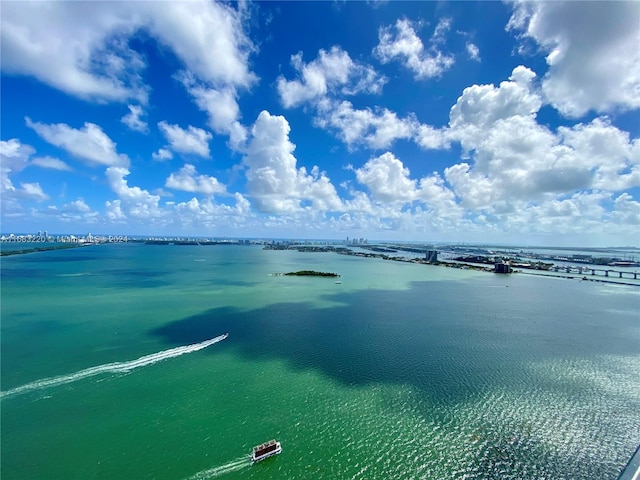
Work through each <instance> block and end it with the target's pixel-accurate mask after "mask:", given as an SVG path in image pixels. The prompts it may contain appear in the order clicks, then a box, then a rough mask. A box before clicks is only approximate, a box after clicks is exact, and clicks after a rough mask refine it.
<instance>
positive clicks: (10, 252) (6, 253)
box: [0, 243, 91, 257]
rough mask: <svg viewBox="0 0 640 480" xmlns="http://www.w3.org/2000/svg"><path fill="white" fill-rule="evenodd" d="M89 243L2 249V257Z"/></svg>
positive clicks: (64, 248)
mask: <svg viewBox="0 0 640 480" xmlns="http://www.w3.org/2000/svg"><path fill="white" fill-rule="evenodd" d="M88 245H91V244H83V243H71V244H65V245H50V246H47V247H31V248H21V249H19V250H8V251H6V250H0V257H8V256H10V255H24V254H27V253H37V252H48V251H50V250H67V249H69V248H79V247H86V246H88Z"/></svg>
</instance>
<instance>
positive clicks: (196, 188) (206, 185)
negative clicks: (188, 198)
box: [165, 164, 226, 195]
mask: <svg viewBox="0 0 640 480" xmlns="http://www.w3.org/2000/svg"><path fill="white" fill-rule="evenodd" d="M165 187H167V188H173V189H174V190H183V191H185V192H199V193H204V194H207V195H214V194H217V193H224V192H225V191H226V188H225V186H224V185H223V184H221V183H220V182H219V181H218V179H217V178H215V177H209V176H207V175H198V172H197V171H196V167H194V166H193V165H190V164H186V165H185V166H184V167H182V168H181V169H180V171H179V172H177V173H172V174H171V175H169V177H168V178H167V181H166V182H165Z"/></svg>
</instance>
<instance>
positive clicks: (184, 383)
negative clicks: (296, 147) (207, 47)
mask: <svg viewBox="0 0 640 480" xmlns="http://www.w3.org/2000/svg"><path fill="white" fill-rule="evenodd" d="M302 269H309V270H322V271H333V272H337V273H339V274H341V275H342V277H341V279H340V280H341V281H342V283H341V284H336V283H335V282H334V280H333V279H330V278H303V277H282V276H273V275H272V274H273V273H284V272H288V271H293V270H302ZM1 274H2V292H1V295H2V297H1V300H2V305H1V308H2V310H1V313H2V324H1V328H2V331H1V333H2V337H1V342H2V343H1V348H2V350H1V355H2V358H1V360H2V364H1V368H2V371H1V373H2V377H1V379H2V391H3V392H4V396H3V397H2V399H1V400H0V402H1V403H0V407H1V412H0V415H1V420H2V431H1V440H2V443H1V452H0V453H1V456H0V462H1V463H0V473H1V474H2V478H3V479H14V478H15V479H18V478H19V479H40V478H42V479H52V478H54V479H72V478H78V479H86V478H95V479H103V478H104V479H113V478H123V479H141V478H155V479H192V480H196V479H206V478H217V477H222V478H228V479H234V478H237V479H253V478H255V479H263V478H265V479H268V478H287V479H289V478H291V479H293V478H298V479H308V478H336V479H343V478H344V479H350V478H354V479H356V478H362V479H372V478H373V479H377V478H382V479H385V478H390V479H395V478H397V479H404V478H424V479H459V478H469V479H473V478H477V479H487V478H489V479H491V478H495V479H498V478H499V479H521V478H553V479H561V478H567V479H593V478H602V479H606V478H612V479H615V478H616V476H617V474H618V473H619V471H620V470H621V469H622V468H623V466H624V465H625V463H626V461H627V460H628V459H629V457H630V456H631V454H632V453H633V451H634V450H635V448H636V447H637V445H638V443H640V425H638V422H637V412H638V411H640V373H639V372H640V355H639V353H640V340H639V339H640V320H639V319H640V289H637V288H635V287H624V286H616V285H612V286H608V285H602V284H600V285H598V284H594V283H592V282H578V281H569V280H564V279H551V278H538V277H530V276H520V275H511V276H500V275H493V274H486V273H481V272H474V271H463V270H452V269H447V268H439V267H428V266H422V265H413V264H402V263H397V262H389V261H383V260H377V259H360V258H354V257H347V256H341V255H335V254H329V253H299V252H291V251H263V250H261V249H260V248H259V247H238V246H216V247H214V246H206V247H186V246H142V245H103V246H97V247H86V248H79V249H73V250H66V251H52V252H43V253H38V254H32V255H21V256H15V257H5V258H3V260H2V270H1ZM225 332H228V333H229V337H228V338H227V339H226V340H224V341H221V342H219V343H215V344H213V345H210V346H208V347H207V348H204V349H201V350H198V351H192V352H189V351H187V350H180V348H181V347H183V346H186V345H194V344H196V345H197V344H199V343H200V342H203V341H206V340H208V339H211V338H213V337H216V336H218V335H220V334H222V333H225ZM176 348H177V349H178V350H175V349H176ZM171 352H174V353H171ZM176 352H177V353H176ZM140 358H143V361H142V362H141V364H140V365H138V366H137V367H136V368H132V369H130V370H129V371H114V369H113V368H112V367H109V365H112V364H113V363H118V364H127V365H132V364H131V362H132V361H135V360H136V359H140ZM144 359H146V360H144ZM93 367H98V371H97V373H95V374H93V373H92V374H91V375H84V376H83V375H78V372H86V371H87V369H90V368H93ZM92 372H93V371H92ZM74 375H75V376H74ZM77 377H79V378H77ZM51 378H58V379H59V378H64V379H66V381H65V382H58V383H56V381H54V382H50V383H49V384H48V385H47V384H44V386H42V385H43V384H42V383H38V382H41V381H42V380H43V379H51ZM76 378H77V379H76ZM74 379H75V380H74ZM38 385H40V387H38ZM25 386H26V387H25ZM30 386H33V388H31V387H30ZM27 387H28V388H27ZM20 388H22V390H19V389H20ZM16 389H17V390H16ZM12 392H17V393H12ZM270 438H277V439H278V440H280V441H281V442H282V445H283V453H282V454H281V455H279V456H277V457H274V458H271V459H268V460H266V461H264V462H261V463H259V464H257V465H254V466H251V465H250V463H249V462H248V461H247V458H248V454H249V452H250V449H251V447H252V446H253V445H255V444H258V443H261V442H263V441H265V440H268V439H270Z"/></svg>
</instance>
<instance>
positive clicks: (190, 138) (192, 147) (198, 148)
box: [158, 121, 212, 158]
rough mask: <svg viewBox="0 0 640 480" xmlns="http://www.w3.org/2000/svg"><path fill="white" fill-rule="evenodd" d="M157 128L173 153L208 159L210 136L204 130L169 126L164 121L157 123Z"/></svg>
mask: <svg viewBox="0 0 640 480" xmlns="http://www.w3.org/2000/svg"><path fill="white" fill-rule="evenodd" d="M158 128H160V131H161V132H162V133H163V135H164V136H165V138H166V139H167V141H168V142H169V146H170V147H171V150H173V151H174V152H178V153H185V154H193V155H198V156H200V157H204V158H208V157H209V155H210V154H209V141H210V140H211V138H212V135H211V134H210V133H209V132H207V131H206V130H202V129H201V128H197V127H194V126H191V125H189V126H188V127H187V128H186V129H184V128H182V127H180V126H179V125H171V124H169V123H167V122H164V121H162V122H159V123H158ZM158 155H161V154H158ZM158 158H160V157H158Z"/></svg>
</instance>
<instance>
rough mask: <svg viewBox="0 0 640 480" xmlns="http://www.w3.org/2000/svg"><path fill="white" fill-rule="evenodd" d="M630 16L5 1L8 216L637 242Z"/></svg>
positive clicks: (533, 9) (320, 5) (25, 222)
mask: <svg viewBox="0 0 640 480" xmlns="http://www.w3.org/2000/svg"><path fill="white" fill-rule="evenodd" d="M638 19H640V3H639V2H521V1H514V2H476V3H471V2H450V3H443V2H403V1H397V2H395V1H394V2H384V1H382V2H342V3H341V2H255V3H218V2H215V1H209V0H193V1H189V2H180V1H178V2H59V1H42V2H4V3H3V5H2V16H1V18H0V22H1V28H0V35H1V38H0V41H1V45H2V55H1V56H0V66H1V82H2V89H1V90H0V105H1V112H0V113H1V122H2V132H1V138H0V158H1V162H2V166H1V169H0V174H1V181H0V194H1V197H2V201H1V202H0V208H1V218H0V220H1V222H0V223H1V224H2V231H3V232H2V233H11V232H28V231H34V230H35V231H37V230H47V231H49V232H89V231H90V232H92V233H94V234H95V235H129V236H145V235H147V236H192V237H218V238H221V237H229V238H314V239H315V238H326V239H331V240H339V239H344V238H346V237H349V238H367V239H371V240H372V241H414V242H425V243H428V242H447V243H457V242H467V243H486V244H503V245H504V244H512V245H541V246H542V245H557V246H575V245H581V246H589V247H606V246H611V245H629V246H640V49H638V45H639V44H640V29H638ZM596 26H597V28H595V27H596Z"/></svg>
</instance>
